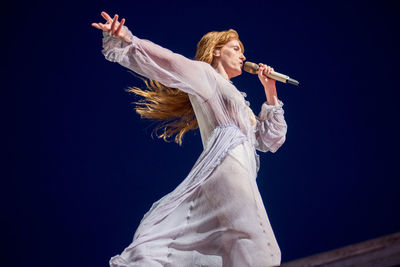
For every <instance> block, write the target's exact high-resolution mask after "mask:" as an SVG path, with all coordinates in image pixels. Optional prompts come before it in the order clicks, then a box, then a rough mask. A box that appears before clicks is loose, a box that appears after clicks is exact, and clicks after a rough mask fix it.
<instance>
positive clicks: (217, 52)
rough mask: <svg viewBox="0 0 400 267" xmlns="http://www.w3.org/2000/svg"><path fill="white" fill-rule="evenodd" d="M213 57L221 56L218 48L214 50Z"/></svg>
mask: <svg viewBox="0 0 400 267" xmlns="http://www.w3.org/2000/svg"><path fill="white" fill-rule="evenodd" d="M213 56H214V57H220V56H221V49H219V48H216V49H214V52H213Z"/></svg>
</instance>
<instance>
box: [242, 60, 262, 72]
mask: <svg viewBox="0 0 400 267" xmlns="http://www.w3.org/2000/svg"><path fill="white" fill-rule="evenodd" d="M258 69H259V67H258V65H257V64H256V63H253V62H249V61H246V62H245V63H244V66H243V70H244V71H246V72H248V73H251V74H257V72H258Z"/></svg>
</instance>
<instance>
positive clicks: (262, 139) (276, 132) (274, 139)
mask: <svg viewBox="0 0 400 267" xmlns="http://www.w3.org/2000/svg"><path fill="white" fill-rule="evenodd" d="M282 106H283V103H282V101H279V104H278V105H276V106H270V105H267V103H264V104H263V105H262V107H261V112H260V114H259V116H258V118H257V128H256V139H257V143H258V144H257V145H256V149H257V150H259V151H262V152H267V151H271V152H276V151H277V150H278V149H279V148H280V147H281V145H282V144H283V143H284V142H285V140H286V131H287V125H286V121H285V117H284V115H283V114H284V111H283V108H282Z"/></svg>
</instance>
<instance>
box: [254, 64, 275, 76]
mask: <svg viewBox="0 0 400 267" xmlns="http://www.w3.org/2000/svg"><path fill="white" fill-rule="evenodd" d="M258 66H259V68H260V72H263V71H264V70H265V73H266V74H271V73H272V72H273V71H274V68H273V67H271V66H267V65H265V64H262V63H259V64H258Z"/></svg>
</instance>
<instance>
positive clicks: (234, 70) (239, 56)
mask: <svg viewBox="0 0 400 267" xmlns="http://www.w3.org/2000/svg"><path fill="white" fill-rule="evenodd" d="M245 59H246V58H245V56H244V55H243V53H242V49H241V47H240V44H239V41H238V40H236V39H232V40H230V41H229V42H228V43H226V44H225V45H224V46H223V47H222V48H221V49H217V50H216V51H215V52H214V61H215V62H217V61H218V62H219V63H220V64H221V65H222V66H223V68H224V69H225V72H226V73H227V74H228V77H229V79H230V78H233V77H236V76H238V75H240V74H242V67H243V61H244V60H245Z"/></svg>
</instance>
